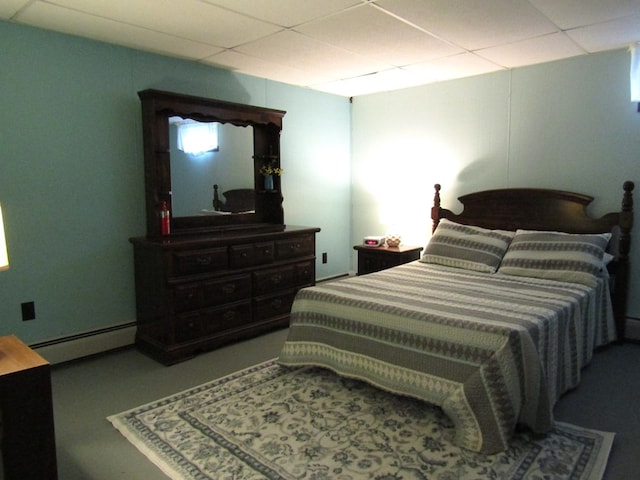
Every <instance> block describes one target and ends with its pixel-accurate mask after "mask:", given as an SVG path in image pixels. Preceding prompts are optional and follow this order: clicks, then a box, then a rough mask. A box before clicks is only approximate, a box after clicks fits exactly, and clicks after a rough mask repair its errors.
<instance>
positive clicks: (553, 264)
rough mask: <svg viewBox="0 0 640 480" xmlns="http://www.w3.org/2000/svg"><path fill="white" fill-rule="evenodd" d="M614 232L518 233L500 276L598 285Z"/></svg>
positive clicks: (529, 231)
mask: <svg viewBox="0 0 640 480" xmlns="http://www.w3.org/2000/svg"><path fill="white" fill-rule="evenodd" d="M610 239H611V234H610V233H599V234H570V233H563V232H542V231H532V230H517V231H516V235H515V237H513V240H512V241H511V244H510V245H509V249H508V250H507V253H505V255H504V258H503V259H502V263H501V264H500V269H499V272H500V273H504V274H506V275H516V276H524V277H537V278H548V279H552V280H559V281H562V282H572V283H581V284H584V285H588V286H592V287H593V286H595V285H596V283H597V280H596V277H597V276H598V275H599V274H600V272H601V271H602V267H603V257H604V251H605V249H606V248H607V244H608V243H609V240H610Z"/></svg>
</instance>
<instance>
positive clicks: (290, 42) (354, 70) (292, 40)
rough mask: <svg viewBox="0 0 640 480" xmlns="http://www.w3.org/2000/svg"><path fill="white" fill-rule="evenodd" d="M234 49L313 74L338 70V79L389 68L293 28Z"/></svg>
mask: <svg viewBox="0 0 640 480" xmlns="http://www.w3.org/2000/svg"><path fill="white" fill-rule="evenodd" d="M234 50H236V51H238V52H241V53H245V54H247V55H251V56H254V57H260V58H262V59H264V60H265V61H270V62H274V63H276V64H281V65H288V66H290V67H292V68H297V69H300V70H303V71H307V72H309V73H312V74H329V75H330V74H331V72H336V73H335V75H337V78H347V77H353V76H357V75H364V74H368V73H371V72H376V71H380V70H386V69H388V68H389V66H388V65H385V64H383V63H382V62H376V61H372V60H371V59H367V58H363V57H361V56H359V55H357V54H355V53H351V52H347V51H346V50H342V49H340V48H337V47H333V46H331V45H327V44H325V43H323V42H319V41H317V40H313V39H311V38H309V37H306V36H304V35H301V34H299V33H296V32H293V31H284V32H280V33H277V34H275V35H271V36H270V37H266V38H263V39H261V40H259V41H256V42H252V43H249V44H246V45H242V46H241V47H238V48H236V49H234ZM334 77H335V76H334Z"/></svg>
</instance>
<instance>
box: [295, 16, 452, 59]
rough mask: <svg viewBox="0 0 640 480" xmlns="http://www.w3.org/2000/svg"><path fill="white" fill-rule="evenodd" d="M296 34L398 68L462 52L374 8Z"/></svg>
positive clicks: (308, 26) (305, 27) (306, 27)
mask: <svg viewBox="0 0 640 480" xmlns="http://www.w3.org/2000/svg"><path fill="white" fill-rule="evenodd" d="M296 31H298V32H300V33H303V34H305V35H308V36H310V37H312V38H315V39H317V40H321V41H323V42H326V43H329V44H331V45H335V46H337V47H340V48H343V49H345V50H349V51H351V52H355V53H358V54H359V55H362V56H371V57H374V58H377V59H378V60H380V61H382V62H384V63H386V64H388V65H396V66H402V65H407V64H410V63H415V62H422V61H425V60H430V59H433V58H439V57H444V56H446V55H453V54H456V53H460V52H461V51H462V50H461V49H460V48H457V47H454V46H452V45H450V44H447V43H445V42H443V41H441V40H438V39H436V38H435V37H433V36H431V35H429V34H427V33H424V32H423V31H421V30H418V29H416V28H415V27H412V26H410V25H408V24H407V23H405V22H402V21H400V20H398V19H397V18H395V17H393V16H391V15H388V14H386V13H385V12H383V11H382V10H380V9H377V8H373V7H371V6H370V5H364V6H362V7H360V8H354V9H350V10H348V11H346V12H342V13H340V14H338V15H332V16H330V17H328V18H324V19H321V20H318V21H314V22H311V23H308V24H306V25H303V26H301V27H298V28H296Z"/></svg>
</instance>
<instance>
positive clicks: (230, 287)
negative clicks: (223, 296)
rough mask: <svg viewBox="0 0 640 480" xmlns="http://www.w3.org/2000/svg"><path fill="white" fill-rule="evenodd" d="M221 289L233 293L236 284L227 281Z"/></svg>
mask: <svg viewBox="0 0 640 480" xmlns="http://www.w3.org/2000/svg"><path fill="white" fill-rule="evenodd" d="M222 291H223V292H224V293H227V294H229V293H233V292H235V291H236V285H235V284H234V283H227V284H226V285H225V286H223V287H222Z"/></svg>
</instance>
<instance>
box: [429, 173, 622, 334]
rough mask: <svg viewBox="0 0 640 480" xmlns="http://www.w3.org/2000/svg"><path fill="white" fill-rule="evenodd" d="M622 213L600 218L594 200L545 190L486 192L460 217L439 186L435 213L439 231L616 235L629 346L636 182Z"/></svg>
mask: <svg viewBox="0 0 640 480" xmlns="http://www.w3.org/2000/svg"><path fill="white" fill-rule="evenodd" d="M622 188H623V190H624V194H623V196H622V207H621V210H620V211H619V212H611V213H608V214H606V215H604V216H602V217H600V218H592V217H590V216H589V215H588V214H587V206H588V205H589V204H590V203H591V202H592V201H593V197H590V196H588V195H582V194H579V193H572V192H565V191H561V190H548V189H540V188H508V189H498V190H486V191H483V192H476V193H471V194H468V195H463V196H461V197H459V198H458V200H459V201H460V202H461V203H462V204H463V206H464V208H463V211H462V212H461V213H459V214H456V213H453V212H452V211H451V210H447V209H445V208H441V207H440V189H441V187H440V185H439V184H436V185H435V196H434V199H433V207H432V209H431V219H432V220H433V231H435V229H436V227H437V226H438V223H439V222H440V219H442V218H446V219H448V220H451V221H454V222H457V223H462V224H466V225H477V226H479V227H484V228H490V229H503V230H516V229H518V228H522V229H527V230H550V231H562V232H566V233H603V232H611V233H612V234H613V237H612V240H611V242H610V246H609V250H610V253H611V254H612V255H614V256H615V260H614V261H613V262H611V264H610V265H609V271H610V273H611V275H612V279H613V281H612V282H611V285H612V293H611V298H612V303H613V311H614V317H615V322H616V331H617V335H618V341H619V342H622V341H624V337H625V323H626V311H627V298H628V286H629V251H630V248H631V227H632V225H633V194H632V192H633V188H634V184H633V182H630V181H627V182H624V185H623V186H622Z"/></svg>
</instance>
